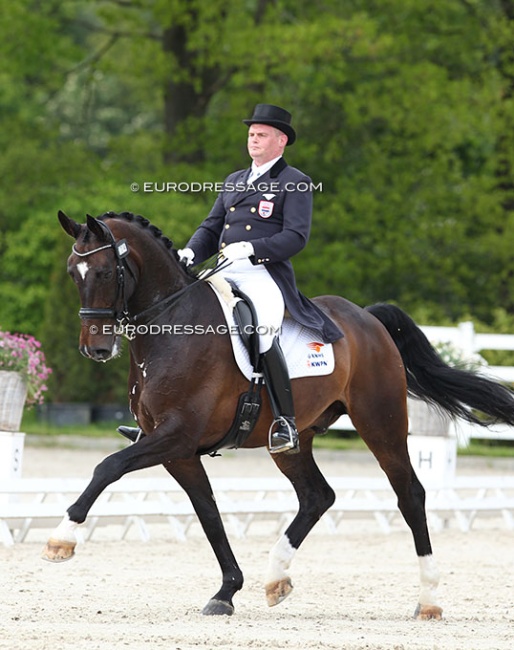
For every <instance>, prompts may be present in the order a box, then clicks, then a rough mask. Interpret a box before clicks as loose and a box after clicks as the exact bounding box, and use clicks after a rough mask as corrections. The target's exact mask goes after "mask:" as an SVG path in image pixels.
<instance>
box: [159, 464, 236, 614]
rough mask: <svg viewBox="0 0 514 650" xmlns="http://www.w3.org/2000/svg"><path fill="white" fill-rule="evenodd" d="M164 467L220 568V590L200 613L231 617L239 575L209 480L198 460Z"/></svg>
mask: <svg viewBox="0 0 514 650" xmlns="http://www.w3.org/2000/svg"><path fill="white" fill-rule="evenodd" d="M164 467H165V468H166V469H167V470H168V472H169V473H170V474H171V475H172V476H173V477H174V478H175V479H176V481H177V482H178V483H179V484H180V486H181V487H182V488H183V489H184V490H185V492H186V493H187V495H188V496H189V498H190V500H191V503H192V504H193V507H194V509H195V512H196V514H197V515H198V519H199V521H200V524H201V526H202V528H203V530H204V532H205V535H206V537H207V539H208V540H209V542H210V544H211V546H212V549H213V551H214V554H215V555H216V558H217V559H218V562H219V565H220V568H221V573H222V578H223V580H222V585H221V589H220V590H219V591H218V592H217V593H216V594H215V595H214V596H213V597H212V598H211V599H210V600H209V602H208V603H207V605H205V607H204V608H203V610H202V613H203V614H206V615H220V614H225V615H228V616H231V615H232V614H233V613H234V605H233V603H232V598H233V596H234V594H235V593H236V592H237V591H239V590H240V589H241V588H242V586H243V574H242V572H241V569H240V568H239V566H238V564H237V561H236V558H235V556H234V554H233V552H232V549H231V548H230V544H229V541H228V539H227V535H226V532H225V528H224V526H223V521H222V519H221V515H220V513H219V510H218V507H217V505H216V500H215V498H214V495H213V493H212V488H211V485H210V482H209V478H208V477H207V474H206V473H205V469H204V467H203V465H202V462H201V460H200V457H199V456H196V457H194V458H191V459H187V460H181V461H176V460H170V461H167V462H166V463H164Z"/></svg>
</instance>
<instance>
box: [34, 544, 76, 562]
mask: <svg viewBox="0 0 514 650" xmlns="http://www.w3.org/2000/svg"><path fill="white" fill-rule="evenodd" d="M76 545H77V544H76V543H75V542H58V541H57V540H55V539H49V540H48V542H47V544H46V546H45V548H44V549H43V552H42V553H41V558H42V559H43V560H47V561H48V562H66V560H71V558H72V557H73V556H74V555H75V546H76Z"/></svg>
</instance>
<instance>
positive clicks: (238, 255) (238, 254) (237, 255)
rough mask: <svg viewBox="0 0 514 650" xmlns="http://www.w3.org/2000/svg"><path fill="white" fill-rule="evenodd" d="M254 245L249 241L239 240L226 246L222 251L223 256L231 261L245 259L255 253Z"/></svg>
mask: <svg viewBox="0 0 514 650" xmlns="http://www.w3.org/2000/svg"><path fill="white" fill-rule="evenodd" d="M253 252H254V251H253V246H252V244H251V243H250V242H249V241H237V242H234V243H233V244H229V245H228V246H225V248H224V249H223V250H222V251H221V256H222V257H224V258H225V259H226V260H228V261H229V262H235V261H236V260H244V259H246V258H247V257H250V256H251V255H253Z"/></svg>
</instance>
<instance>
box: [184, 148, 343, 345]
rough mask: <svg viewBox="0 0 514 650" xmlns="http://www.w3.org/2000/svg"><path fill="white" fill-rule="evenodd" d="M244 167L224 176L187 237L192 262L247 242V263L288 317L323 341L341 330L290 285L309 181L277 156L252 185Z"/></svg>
mask: <svg viewBox="0 0 514 650" xmlns="http://www.w3.org/2000/svg"><path fill="white" fill-rule="evenodd" d="M249 174H250V170H249V169H244V170H240V171H237V172H234V173H233V174H230V176H228V177H227V178H226V179H225V181H224V183H223V189H222V191H221V192H220V193H219V195H218V198H217V199H216V201H215V203H214V205H213V207H212V210H211V211H210V213H209V215H208V216H207V218H206V219H205V221H203V223H202V224H201V225H200V226H199V227H198V229H197V230H196V232H195V233H194V235H193V236H192V237H191V239H190V240H189V242H188V244H187V247H188V248H191V249H192V250H193V251H194V253H195V258H194V262H195V263H196V264H198V263H200V262H203V261H204V260H206V259H207V258H208V257H210V256H211V255H214V254H215V253H217V252H218V251H220V250H222V249H223V248H224V247H225V246H227V245H228V244H232V243H233V242H240V241H249V242H252V245H253V248H254V255H253V256H252V257H250V261H251V262H252V263H253V264H264V266H265V267H266V268H267V270H268V271H269V273H270V275H271V277H272V278H273V279H274V280H275V282H276V283H277V285H278V286H279V288H280V290H281V291H282V294H283V296H284V302H285V305H286V308H287V310H288V311H289V313H290V314H291V316H292V317H293V318H294V319H295V320H296V321H298V322H299V323H301V324H302V325H305V326H306V327H310V328H313V329H314V330H316V331H317V332H318V334H319V336H320V338H321V339H322V340H323V342H325V343H330V342H333V341H336V340H337V339H339V338H341V337H342V336H343V334H342V332H341V330H340V329H339V328H338V327H337V326H336V324H335V323H334V322H333V321H332V320H330V319H329V318H328V317H327V316H326V314H324V313H323V312H322V311H321V310H320V309H319V308H318V307H317V306H316V305H315V304H314V303H313V302H312V301H311V300H309V299H308V298H306V297H305V296H304V295H303V294H302V293H301V292H300V291H298V289H297V287H296V281H295V276H294V270H293V266H292V264H291V262H290V258H291V257H293V255H296V253H299V252H300V251H301V250H302V249H303V248H304V246H305V245H306V244H307V241H308V239H309V234H310V228H311V221H312V187H311V185H312V184H311V179H310V178H309V177H308V176H306V175H305V174H304V173H303V172H301V171H299V170H298V169H295V168H294V167H290V166H289V165H288V164H287V163H286V161H285V160H284V159H283V158H280V160H278V161H277V162H276V163H275V164H274V165H273V167H272V168H271V169H270V170H269V171H267V172H266V173H265V174H263V175H262V176H260V177H259V178H258V179H257V180H256V181H255V182H254V183H253V184H251V185H248V184H247V182H246V181H247V178H248V176H249Z"/></svg>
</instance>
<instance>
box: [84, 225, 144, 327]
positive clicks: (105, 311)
mask: <svg viewBox="0 0 514 650" xmlns="http://www.w3.org/2000/svg"><path fill="white" fill-rule="evenodd" d="M98 223H99V224H100V225H101V227H102V228H103V229H104V230H105V233H106V234H107V236H108V238H109V239H110V242H109V243H108V244H105V246H99V247H98V248H94V249H93V250H92V251H86V252H85V253H80V252H79V251H78V250H77V248H76V245H75V244H74V245H73V247H72V250H73V252H74V253H75V255H78V257H89V256H90V255H94V254H95V253H99V252H100V251H104V250H107V249H109V248H111V249H112V250H113V251H114V256H115V258H116V281H117V286H116V298H115V300H114V305H113V307H111V308H109V307H106V308H101V307H97V308H95V307H82V308H81V309H79V317H80V318H81V319H83V320H85V319H89V318H112V319H114V320H116V322H117V323H118V324H119V325H123V324H124V323H125V322H127V321H128V320H129V311H128V305H127V295H126V281H125V280H126V277H125V276H126V273H127V271H128V273H130V275H131V276H132V277H133V278H134V280H135V279H136V277H135V275H134V272H133V271H132V269H131V268H130V266H129V265H128V263H127V261H126V258H127V257H128V254H129V252H130V250H129V247H128V244H127V241H126V240H125V239H120V241H116V239H115V238H114V235H113V234H112V231H111V229H110V228H109V226H108V225H107V224H106V223H104V222H103V221H98ZM118 303H119V304H121V309H118V308H117V305H118Z"/></svg>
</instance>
